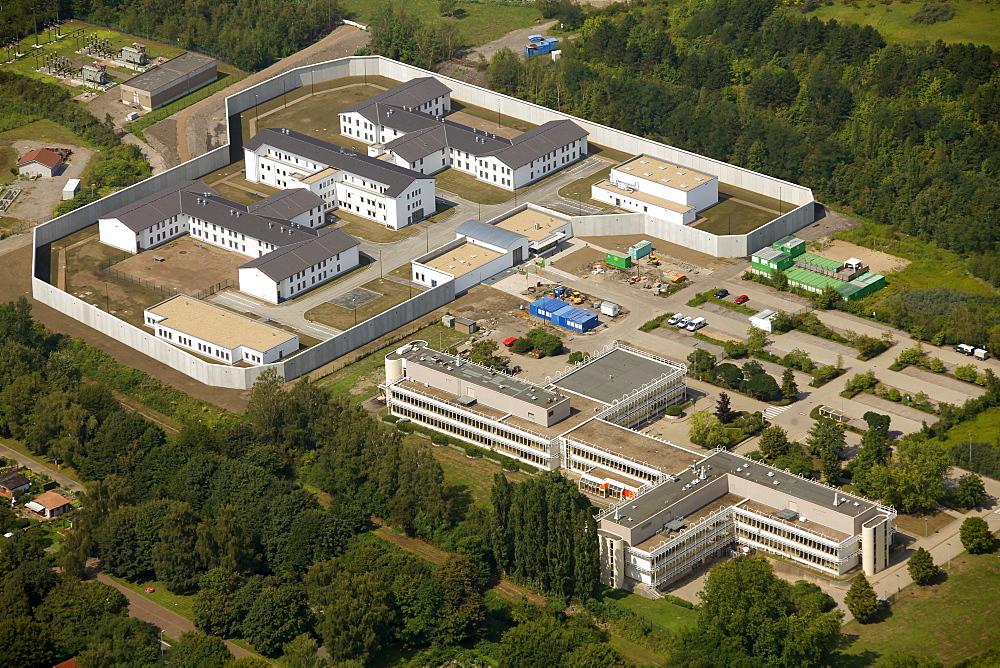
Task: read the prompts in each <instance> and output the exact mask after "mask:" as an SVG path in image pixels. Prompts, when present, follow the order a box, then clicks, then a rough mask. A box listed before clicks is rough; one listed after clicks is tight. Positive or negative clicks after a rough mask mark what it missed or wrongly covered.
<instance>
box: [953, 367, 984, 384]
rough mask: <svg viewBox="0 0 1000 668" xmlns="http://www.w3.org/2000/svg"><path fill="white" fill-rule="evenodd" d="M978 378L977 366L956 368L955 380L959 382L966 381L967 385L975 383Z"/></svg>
mask: <svg viewBox="0 0 1000 668" xmlns="http://www.w3.org/2000/svg"><path fill="white" fill-rule="evenodd" d="M978 377H979V371H978V370H977V369H976V365H975V364H965V365H963V366H959V367H955V378H958V379H959V380H964V381H965V382H966V383H974V382H976V379H977V378H978Z"/></svg>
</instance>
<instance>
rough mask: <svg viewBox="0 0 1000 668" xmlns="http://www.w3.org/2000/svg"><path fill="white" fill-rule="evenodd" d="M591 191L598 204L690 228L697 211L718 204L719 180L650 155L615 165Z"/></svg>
mask: <svg viewBox="0 0 1000 668" xmlns="http://www.w3.org/2000/svg"><path fill="white" fill-rule="evenodd" d="M590 189H591V195H590V196H591V198H593V199H595V200H597V201H599V202H607V203H608V204H612V205H614V206H617V207H619V208H621V209H624V210H626V211H634V212H636V213H648V214H649V215H651V216H654V217H656V218H659V219H661V220H666V221H668V222H671V223H674V224H677V225H690V224H691V223H693V222H695V221H696V220H697V219H698V212H700V211H703V210H704V209H707V208H708V207H710V206H714V205H715V204H717V203H718V202H719V179H718V177H716V176H713V175H711V174H704V173H701V172H696V171H694V170H691V169H688V168H686V167H682V166H679V165H675V164H672V163H668V162H664V161H663V160H660V159H658V158H654V157H652V156H649V155H639V156H636V157H634V158H630V159H628V160H626V161H625V162H623V163H621V164H618V165H615V166H614V167H613V168H612V169H611V173H610V174H609V176H608V178H607V179H605V180H603V181H598V182H597V183H595V184H593V185H592V186H591V187H590Z"/></svg>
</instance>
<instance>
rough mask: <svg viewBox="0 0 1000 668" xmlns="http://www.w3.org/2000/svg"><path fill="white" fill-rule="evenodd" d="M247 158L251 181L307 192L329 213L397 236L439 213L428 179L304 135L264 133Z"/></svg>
mask: <svg viewBox="0 0 1000 668" xmlns="http://www.w3.org/2000/svg"><path fill="white" fill-rule="evenodd" d="M243 152H244V157H245V159H246V179H247V180H248V181H251V182H254V183H264V184H266V185H269V186H273V187H275V188H281V189H296V188H297V189H303V190H308V191H309V192H311V193H313V194H315V195H317V196H318V197H320V198H322V200H323V202H324V210H325V211H333V210H335V209H342V210H344V211H347V212H348V213H352V214H354V215H357V216H361V217H362V218H367V219H369V220H373V221H375V222H377V223H380V224H382V225H385V226H386V227H388V228H390V229H393V230H398V229H400V228H402V227H405V226H407V225H410V224H412V223H416V222H418V221H420V220H423V219H424V218H425V217H427V216H429V215H431V214H433V213H434V211H435V210H436V206H437V205H436V200H435V196H434V179H432V178H430V177H429V176H425V175H423V174H421V173H420V172H418V171H414V170H412V169H407V168H405V167H401V166H399V165H396V164H394V163H392V162H390V161H387V160H378V159H376V158H373V157H369V156H367V155H362V154H359V153H355V152H353V151H350V150H347V149H345V148H342V147H340V146H337V145H335V144H330V143H329V142H325V141H323V140H321V139H316V138H315V137H310V136H309V135H305V134H302V133H301V132H295V131H294V130H288V129H284V128H280V129H275V128H264V129H262V130H260V131H259V132H258V133H257V134H256V135H254V136H253V138H252V139H250V141H248V142H247V143H246V144H244V146H243Z"/></svg>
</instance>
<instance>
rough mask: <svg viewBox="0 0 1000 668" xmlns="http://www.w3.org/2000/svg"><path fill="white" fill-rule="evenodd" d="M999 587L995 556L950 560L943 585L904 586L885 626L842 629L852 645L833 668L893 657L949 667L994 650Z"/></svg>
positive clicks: (998, 635)
mask: <svg viewBox="0 0 1000 668" xmlns="http://www.w3.org/2000/svg"><path fill="white" fill-rule="evenodd" d="M955 542H957V541H955ZM889 584H891V583H889ZM998 586H1000V561H998V560H997V557H996V555H995V554H992V555H991V554H982V555H967V554H962V555H961V556H957V557H954V558H953V559H952V569H951V571H950V572H948V577H947V579H946V580H945V581H944V582H942V583H940V584H937V585H932V586H927V587H919V586H916V585H912V586H909V587H906V588H905V589H904V590H903V592H902V593H901V595H900V597H899V599H898V601H897V602H896V603H895V604H894V605H893V606H892V610H891V614H890V615H889V617H888V618H887V619H885V620H884V621H881V622H878V623H874V624H858V623H857V622H851V623H849V624H847V625H845V626H844V633H845V634H847V635H848V636H849V637H852V638H853V639H854V641H853V642H852V643H851V644H850V645H849V646H848V647H847V648H846V649H845V650H844V652H843V653H844V655H845V656H843V657H841V658H840V660H839V661H837V660H835V661H834V662H833V665H835V666H836V665H842V666H855V665H858V664H857V658H858V657H862V656H865V657H868V658H871V656H872V654H874V655H875V656H884V655H886V654H892V653H897V652H898V653H907V654H912V655H914V656H919V657H926V658H929V659H936V660H938V661H941V662H944V663H949V664H951V663H955V662H957V661H960V660H962V659H966V658H969V657H971V656H975V655H976V654H979V653H981V652H983V651H985V650H988V649H991V648H994V647H997V646H998V645H1000V626H997V625H996V624H991V623H989V621H988V620H990V619H992V618H993V614H994V613H995V611H996V601H997V595H996V591H997V587H998Z"/></svg>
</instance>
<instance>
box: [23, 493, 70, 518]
mask: <svg viewBox="0 0 1000 668" xmlns="http://www.w3.org/2000/svg"><path fill="white" fill-rule="evenodd" d="M24 507H25V508H27V509H28V510H30V511H31V512H33V513H35V514H36V515H41V516H42V517H44V518H45V519H47V520H51V519H52V518H54V517H59V516H60V515H65V514H66V513H68V512H69V511H71V510H73V506H72V505H71V504H70V502H69V499H67V498H66V497H65V496H63V495H62V494H56V493H55V492H45V493H44V494H39V495H38V496H37V497H35V500H34V501H29V502H28V503H26V504H24Z"/></svg>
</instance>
